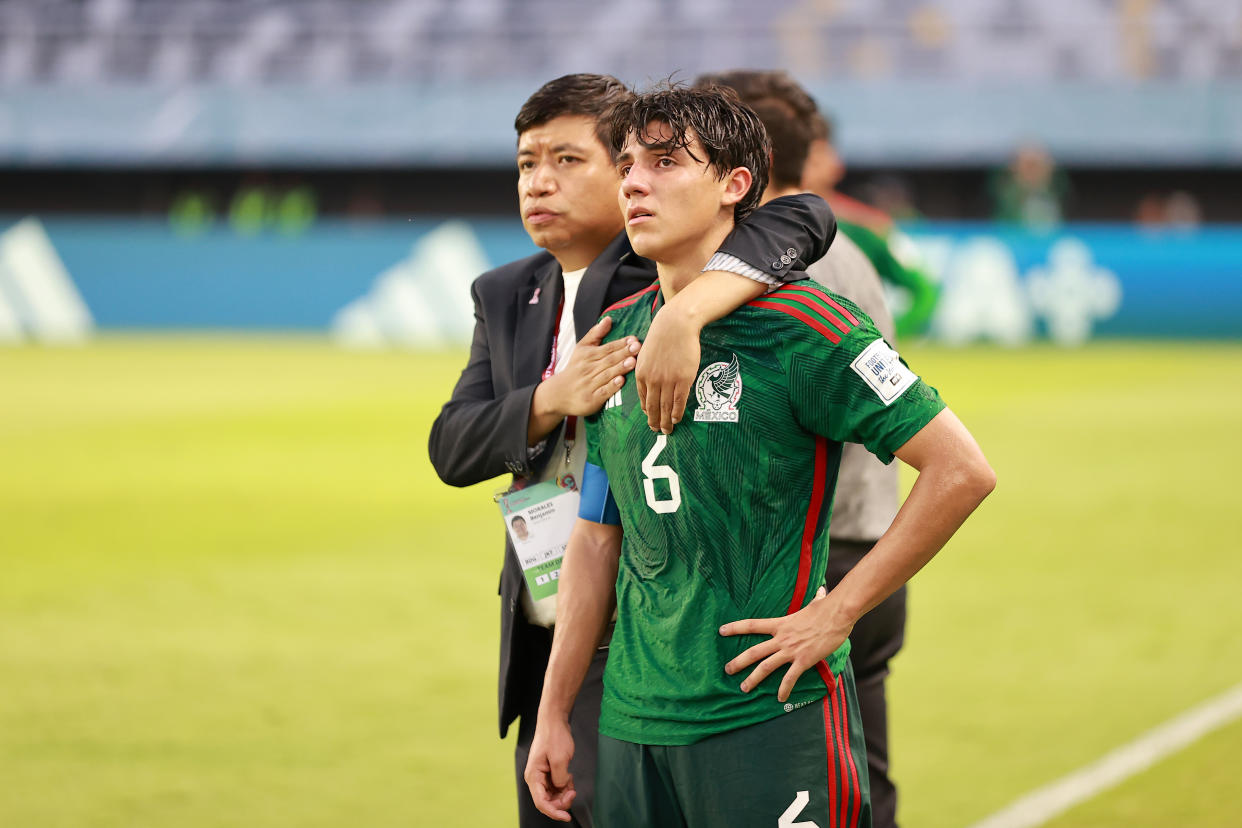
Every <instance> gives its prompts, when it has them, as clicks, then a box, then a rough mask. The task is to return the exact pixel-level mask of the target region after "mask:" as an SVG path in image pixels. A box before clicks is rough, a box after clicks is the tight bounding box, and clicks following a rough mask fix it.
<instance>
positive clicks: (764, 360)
mask: <svg viewBox="0 0 1242 828" xmlns="http://www.w3.org/2000/svg"><path fill="white" fill-rule="evenodd" d="M661 304H662V299H661V294H660V292H659V291H658V289H657V287H656V286H652V287H651V288H648V289H647V290H646V291H643V292H641V293H639V294H636V295H635V296H632V297H630V298H629V299H626V300H623V301H622V302H620V303H618V304H617V305H614V306H613V307H612V308H610V309H609V310H608V311H607V312H606V313H607V315H609V316H611V317H612V319H613V326H612V330H611V332H610V334H609V337H608V338H609V339H618V338H621V337H624V336H629V335H633V336H636V337H638V338H639V339H640V340H641V339H644V338H645V337H646V335H647V330H648V328H649V327H650V325H651V320H652V319H653V318H654V316H655V313H656V312H657V311H658V309H659V307H660V305H661ZM701 344H702V362H701V363H700V372H699V374H698V378H697V381H696V383H695V386H694V390H693V393H692V394H691V395H690V397H691V398H690V401H689V403H688V404H687V406H686V414H685V417H684V418H683V419H682V421H681V423H680V424H679V425H678V426H677V428H676V430H675V431H674V432H673V434H671V435H668V436H665V435H662V434H656V433H653V432H652V431H651V429H650V428H649V427H648V425H647V417H646V415H644V414H643V412H642V410H641V409H640V408H639V404H638V393H637V390H636V387H635V384H634V383H633V382H627V383H626V384H625V385H624V386H623V387H622V389H621V390H620V391H619V392H618V393H617V394H616V395H614V396H613V398H612V399H610V400H609V401H608V402H607V403H606V404H605V406H604V408H603V409H602V410H601V411H600V412H599V413H597V414H595V415H592V416H590V417H588V418H587V419H586V435H587V441H588V445H589V449H588V461H589V462H590V463H591V464H593V465H595V466H599V467H600V468H602V469H603V470H604V472H605V473H606V475H607V485H608V486H609V487H610V489H611V494H612V496H613V497H614V498H615V501H616V504H617V508H618V511H619V513H620V520H621V525H622V528H623V531H624V536H623V541H622V548H621V559H620V564H619V571H618V574H617V624H616V631H615V632H614V634H613V638H612V644H611V650H610V653H609V657H608V666H607V671H606V673H605V678H604V699H603V708H602V711H601V713H600V732H601V733H603V734H605V735H607V736H610V737H612V738H614V739H621V740H625V741H629V742H638V743H643V744H664V745H677V744H691V743H693V742H697V741H699V740H700V739H703V738H706V737H708V736H711V735H713V734H716V733H722V732H725V731H729V730H733V729H735V728H739V727H745V726H747V725H750V724H755V723H757V722H761V721H765V720H767V719H770V718H772V717H775V716H778V715H781V714H782V712H789V711H792V710H794V709H797V708H799V707H802V706H803V705H806V704H808V703H810V702H813V701H817V700H819V699H821V698H822V697H823V696H824V695H825V693H826V692H827V683H828V682H830V681H831V680H832V679H831V677H830V676H828V675H827V671H828V670H831V671H832V673H834V674H838V673H840V671H841V670H842V668H843V666H844V664H845V660H846V658H848V655H849V643H848V642H846V643H845V644H843V645H842V646H841V647H840V648H839V649H838V650H837V651H836V652H835V653H833V654H832V656H831V657H830V658H829V659H828V662H827V664H822V663H821V664H820V665H819V671H818V673H817V672H815V671H808V672H807V673H805V674H803V676H802V677H801V678H800V679H799V681H798V683H797V685H796V687H795V688H794V692H793V694H792V695H791V697H790V699H789V701H788V702H787V703H785V704H782V703H780V702H778V701H777V699H776V692H777V688H778V686H779V684H780V675H782V674H783V671H778V672H777V674H775V675H773V676H772V677H770V678H768V679H767V680H765V681H764V682H762V683H761V684H760V685H759V686H758V687H757V688H755V689H754V690H752V691H751V692H750V693H742V692H741V690H740V689H739V685H740V684H741V682H742V679H743V677H744V674H743V675H737V676H729V675H726V674H725V671H724V665H725V663H726V662H728V661H729V660H730V659H732V658H734V657H735V656H737V655H738V654H739V653H741V652H742V651H743V650H745V649H746V648H748V647H750V646H751V645H753V644H755V643H758V642H759V641H762V640H764V639H765V638H766V636H756V635H750V636H731V637H724V636H721V635H719V632H718V630H719V627H720V625H721V624H724V623H726V622H728V621H735V620H738V619H742V618H768V617H774V616H781V615H786V614H788V613H791V612H795V611H797V610H799V609H801V608H802V607H803V606H805V605H806V604H807V603H809V602H810V601H811V599H813V598H814V597H815V591H816V589H817V588H818V587H819V585H820V584H822V583H823V582H824V571H825V568H826V566H827V561H828V521H829V514H830V512H831V510H832V497H833V492H834V489H835V486H836V477H837V467H838V465H839V462H840V457H841V444H842V443H843V442H857V443H862V444H864V445H865V446H867V448H868V449H870V450H871V451H872V452H873V453H874V454H876V455H877V456H878V457H879V458H880V459H881V460H883V461H885V462H889V461H891V460H892V457H893V452H894V451H895V450H897V449H898V448H900V447H901V446H902V445H903V444H904V443H905V442H906V441H907V440H909V439H910V438H911V437H912V436H914V434H915V433H917V432H918V431H919V430H920V429H921V428H923V426H924V425H926V424H927V423H928V421H930V420H931V419H932V418H933V417H934V416H935V415H936V414H937V413H939V412H940V410H941V409H943V408H944V403H943V402H941V400H940V397H939V395H938V394H937V393H936V391H935V389H933V388H932V387H931V386H928V385H926V384H924V383H923V382H922V380H920V379H919V378H918V377H917V376H915V375H914V374H913V373H912V372H911V371H910V370H909V368H908V367H907V366H906V365H905V363H904V362H902V361H901V360H900V358H899V357H898V356H897V354H896V353H894V352H893V351H892V349H891V348H889V346H888V345H887V344H886V343H885V342H884V340H883V338H882V337H881V336H880V334H879V332H878V331H877V330H876V328H875V326H874V325H873V324H872V322H871V320H870V319H869V318H867V316H866V315H865V314H864V313H863V312H862V311H861V310H859V309H858V307H857V306H856V305H854V304H853V303H851V302H850V301H848V300H847V299H844V298H842V297H840V296H837V295H835V294H832V293H830V292H829V291H828V290H827V288H824V287H822V286H821V285H819V284H817V283H815V282H812V281H809V280H808V281H803V282H797V283H795V284H791V285H785V286H783V287H781V288H780V289H778V290H776V291H774V292H772V293H770V294H768V295H766V296H764V297H763V298H761V299H758V300H756V301H754V302H751V303H749V304H748V305H746V306H744V307H742V308H740V309H738V310H737V311H735V312H733V313H732V314H730V315H729V316H726V317H725V318H724V319H721V320H719V321H718V322H715V323H713V324H711V325H708V326H707V327H706V328H704V330H703V332H702V336H701Z"/></svg>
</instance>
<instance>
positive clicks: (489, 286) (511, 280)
mask: <svg viewBox="0 0 1242 828" xmlns="http://www.w3.org/2000/svg"><path fill="white" fill-rule="evenodd" d="M555 262H556V259H554V258H553V257H552V254H551V253H549V252H548V251H546V250H542V251H540V252H538V253H535V254H534V255H532V256H527V257H526V258H524V259H518V260H516V261H512V262H509V263H508V264H503V265H501V266H500V267H494V268H492V269H491V270H488V271H486V272H485V273H482V274H480V275H479V276H478V277H477V278H476V279H475V280H474V283H473V286H474V292H475V293H476V294H478V295H479V296H489V295H492V294H496V293H499V292H505V293H506V294H507V293H511V292H512V291H515V290H517V289H518V288H520V287H522V286H523V285H525V284H526V283H527V282H530V281H532V280H533V278H534V276H535V274H536V273H539V272H540V271H541V270H543V268H545V267H550V266H552V265H554V264H555ZM504 298H505V300H506V301H512V296H508V295H506V296H505V297H504Z"/></svg>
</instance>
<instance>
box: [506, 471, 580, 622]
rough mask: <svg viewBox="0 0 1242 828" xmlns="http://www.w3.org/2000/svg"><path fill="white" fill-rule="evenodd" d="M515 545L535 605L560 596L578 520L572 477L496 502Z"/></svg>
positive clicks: (553, 481)
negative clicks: (563, 563) (568, 549)
mask: <svg viewBox="0 0 1242 828" xmlns="http://www.w3.org/2000/svg"><path fill="white" fill-rule="evenodd" d="M496 502H497V503H499V504H500V514H501V516H502V517H503V518H504V521H505V529H506V530H507V531H508V532H509V538H510V540H512V541H513V548H514V550H515V551H516V552H517V557H518V562H519V563H520V564H521V565H522V575H523V576H525V578H526V587H527V589H529V590H530V597H531V598H532V599H534V600H535V601H540V600H543V599H545V598H551V597H552V596H554V595H556V587H557V579H558V578H559V577H560V574H561V560H562V559H563V558H564V557H565V547H566V545H567V544H568V543H569V533H570V530H572V529H573V525H574V521H575V520H576V519H577V517H578V489H577V486H576V485H575V483H574V480H573V478H572V477H569V476H566V477H564V478H562V479H561V480H559V481H557V480H548V481H545V482H543V483H536V484H534V485H532V486H527V487H526V488H524V489H520V490H518V491H515V492H509V493H508V494H505V495H501V496H500V497H498V498H497V499H496Z"/></svg>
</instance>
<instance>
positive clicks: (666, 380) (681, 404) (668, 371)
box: [634, 312, 700, 434]
mask: <svg viewBox="0 0 1242 828" xmlns="http://www.w3.org/2000/svg"><path fill="white" fill-rule="evenodd" d="M699 330H700V329H699V328H698V327H697V326H695V325H693V324H692V323H690V322H688V321H686V320H684V319H683V318H682V317H680V316H678V315H677V314H675V313H671V312H670V313H658V314H656V317H655V319H654V320H652V322H651V328H650V329H649V330H648V331H647V338H646V339H645V340H643V347H642V350H641V351H640V352H639V354H638V368H637V369H636V370H635V372H634V380H635V382H637V383H638V400H639V402H640V403H641V404H642V408H643V413H645V414H646V415H647V424H648V425H649V426H651V428H652V430H654V431H660V432H663V433H664V434H672V433H673V427H674V426H675V425H676V424H677V423H678V422H680V421H681V418H682V416H683V415H684V414H685V413H686V401H687V399H688V398H689V396H690V389H691V388H693V387H694V378H695V374H696V373H697V372H698V370H699V356H700V350H699Z"/></svg>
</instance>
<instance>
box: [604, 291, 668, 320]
mask: <svg viewBox="0 0 1242 828" xmlns="http://www.w3.org/2000/svg"><path fill="white" fill-rule="evenodd" d="M658 287H659V285H658V284H655V285H651V286H650V287H645V288H643V289H642V290H640V291H638V293H631V294H630V295H629V296H627V297H625V298H624V299H622V300H621V301H620V302H617V303H615V304H612V305H609V306H608V307H606V308H604V314H606V313H608V311H615V310H620V309H621V308H628V307H629V306H630V305H632V304H634V303H635V302H637V301H638V300H639V299H641V298H642V295H643V294H644V293H649V292H651V291H653V290H655V289H656V288H658ZM604 314H600V316H603V315H604Z"/></svg>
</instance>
